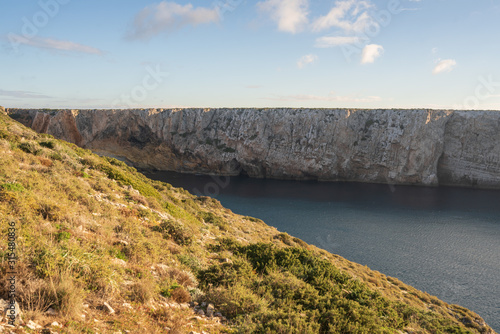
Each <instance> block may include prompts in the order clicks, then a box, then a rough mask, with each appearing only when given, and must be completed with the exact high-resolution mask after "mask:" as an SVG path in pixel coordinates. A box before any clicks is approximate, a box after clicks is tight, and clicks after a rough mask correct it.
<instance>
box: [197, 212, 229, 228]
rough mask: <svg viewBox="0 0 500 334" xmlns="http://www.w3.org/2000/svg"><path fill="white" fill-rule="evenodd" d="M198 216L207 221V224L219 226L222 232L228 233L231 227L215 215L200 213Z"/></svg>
mask: <svg viewBox="0 0 500 334" xmlns="http://www.w3.org/2000/svg"><path fill="white" fill-rule="evenodd" d="M198 216H199V217H200V218H201V219H203V220H204V221H205V223H207V224H212V225H215V226H218V227H219V228H220V229H221V230H222V231H227V229H228V227H229V225H228V223H227V222H226V221H225V220H224V219H222V218H221V217H219V216H217V215H215V214H214V213H212V212H207V211H200V213H199V214H198Z"/></svg>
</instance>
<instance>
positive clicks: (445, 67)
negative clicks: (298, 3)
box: [432, 59, 457, 74]
mask: <svg viewBox="0 0 500 334" xmlns="http://www.w3.org/2000/svg"><path fill="white" fill-rule="evenodd" d="M456 66H457V62H456V60H454V59H444V60H441V61H440V62H439V63H437V65H436V67H434V70H432V74H439V73H443V72H451V71H453V69H454V68H455V67H456Z"/></svg>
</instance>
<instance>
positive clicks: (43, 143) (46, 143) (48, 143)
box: [38, 141, 56, 150]
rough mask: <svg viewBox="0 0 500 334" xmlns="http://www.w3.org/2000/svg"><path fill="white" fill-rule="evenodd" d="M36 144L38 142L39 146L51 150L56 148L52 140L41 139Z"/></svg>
mask: <svg viewBox="0 0 500 334" xmlns="http://www.w3.org/2000/svg"><path fill="white" fill-rule="evenodd" d="M38 144H40V146H43V147H46V148H50V149H51V150H53V149H54V148H56V144H55V142H53V141H41V142H39V143H38Z"/></svg>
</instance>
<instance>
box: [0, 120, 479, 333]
mask: <svg viewBox="0 0 500 334" xmlns="http://www.w3.org/2000/svg"><path fill="white" fill-rule="evenodd" d="M0 155H1V159H0V230H2V231H6V229H7V224H8V223H9V222H11V221H15V222H16V224H17V229H18V245H17V247H18V251H19V261H18V263H19V264H18V268H17V270H18V275H19V278H20V279H19V285H18V292H19V302H20V304H21V308H22V309H23V310H24V311H25V312H26V315H27V317H28V318H29V319H33V320H36V321H38V322H39V323H41V324H45V322H50V321H54V320H57V321H58V322H60V323H61V324H63V325H64V329H63V330H61V331H60V332H64V333H94V332H99V333H113V332H116V331H118V330H122V331H124V330H125V329H126V330H129V331H130V332H131V333H165V332H166V328H167V327H168V328H170V333H188V332H189V331H191V330H195V331H199V332H201V330H206V331H207V332H210V333H222V332H229V331H230V329H229V328H227V327H225V326H222V325H215V324H212V323H209V322H200V321H197V320H192V317H193V311H192V310H190V309H186V310H184V309H173V308H165V307H162V306H158V305H159V304H161V303H162V302H164V301H165V297H163V296H162V293H163V294H165V295H167V294H169V295H170V297H168V301H170V302H173V301H175V302H179V303H183V302H188V301H190V300H191V299H193V298H197V296H203V297H200V298H203V299H207V298H208V299H209V301H213V302H217V303H220V304H221V305H225V306H224V307H225V309H224V308H223V310H225V311H226V315H231V314H233V313H234V314H235V313H237V312H239V311H240V310H242V309H243V310H245V312H253V311H254V310H256V309H262V310H265V308H266V306H267V305H266V304H265V303H263V302H262V301H261V300H260V299H259V298H257V297H256V295H255V293H254V292H252V291H251V290H250V288H249V287H247V286H239V285H235V286H234V287H232V288H230V289H222V288H208V289H206V290H205V291H201V290H198V289H197V287H198V285H199V284H198V280H197V279H196V275H195V274H196V273H197V272H198V271H199V270H200V269H206V268H207V267H208V266H210V265H212V264H220V260H221V259H226V258H227V259H231V258H232V256H233V254H232V253H231V252H230V251H225V250H222V251H221V252H219V253H213V247H212V246H213V245H214V244H217V240H219V239H220V238H222V237H224V236H226V237H231V238H234V239H235V240H237V241H238V242H239V243H241V244H243V245H246V244H252V243H256V242H263V243H274V244H276V245H277V246H278V247H290V246H292V247H302V248H305V249H310V250H311V251H313V252H315V254H316V255H317V256H318V257H322V258H328V260H329V261H330V262H332V263H333V264H335V265H336V266H337V267H338V268H341V269H342V270H343V271H345V272H347V273H349V275H351V276H353V277H356V278H357V279H359V280H360V281H362V282H365V283H366V284H367V285H368V286H369V287H370V288H372V289H374V290H377V291H378V292H380V294H381V295H382V296H384V297H385V298H388V299H389V300H398V301H399V300H401V299H402V298H404V300H405V301H406V303H407V304H408V305H411V306H415V307H422V308H425V309H427V304H433V305H435V306H436V312H442V313H443V314H446V315H447V316H449V315H448V310H447V308H449V307H450V306H449V305H447V304H445V303H444V302H441V301H439V300H438V299H437V298H435V297H431V296H428V295H426V294H424V293H422V292H419V291H417V290H415V289H413V288H411V287H408V286H406V285H404V284H403V283H401V282H399V281H397V280H395V279H391V278H387V277H386V276H385V275H382V274H380V273H378V272H372V271H371V270H369V268H366V267H363V266H360V265H357V264H354V263H351V262H349V261H347V260H345V259H343V258H341V257H338V256H335V255H332V254H329V253H327V252H324V251H320V250H318V249H317V248H315V247H313V246H310V245H307V244H306V243H304V242H303V241H301V240H300V239H297V238H293V237H291V236H289V235H287V234H284V233H281V234H280V233H279V232H278V231H277V230H276V229H275V228H272V227H269V226H267V225H265V224H264V223H263V222H262V221H261V220H258V219H255V218H251V217H243V216H239V215H235V214H233V213H232V212H231V211H230V210H227V209H225V208H223V207H222V206H221V204H220V203H219V202H218V201H216V200H214V199H211V198H207V197H200V198H197V197H195V196H193V195H191V194H189V193H188V192H186V191H185V190H182V189H176V188H173V187H172V186H170V185H167V184H163V183H159V182H153V181H148V180H147V179H145V178H144V177H143V176H141V175H140V174H138V173H136V172H135V171H134V170H133V169H132V168H130V167H127V166H125V165H123V164H122V163H120V162H118V161H114V160H110V159H107V160H106V159H101V158H99V157H97V156H95V155H93V154H91V153H90V152H89V151H87V150H83V149H80V148H78V147H76V146H74V145H72V144H68V143H64V142H60V141H57V140H54V139H52V138H50V137H48V136H43V135H37V134H35V133H34V132H32V131H31V130H29V129H26V128H24V127H23V126H21V125H19V124H18V123H16V122H13V121H12V120H10V119H8V118H7V117H5V115H3V114H1V113H0ZM202 212H203V213H204V216H203V217H200V213H202ZM6 250H7V249H6V244H5V243H0V255H2V257H1V260H2V265H1V267H0V274H1V275H0V278H1V279H4V278H5V274H6V270H5V269H6V267H5V266H6V257H5V254H6ZM201 283H202V282H200V285H201ZM402 291H408V292H407V293H404V294H403V293H402ZM204 293H207V294H206V295H204ZM0 294H1V295H2V296H3V297H4V298H5V295H6V291H5V287H3V286H1V285H0ZM236 298H240V299H244V300H245V301H246V304H243V305H236V304H234V300H235V299H236ZM210 299H213V300H210ZM104 301H107V302H109V303H110V304H112V306H113V307H114V308H116V311H117V312H116V313H115V314H112V315H110V314H107V313H106V312H105V311H104V310H103V309H102V303H103V302H104ZM124 303H130V304H131V305H133V306H132V308H131V309H130V308H128V307H124V306H123V305H124ZM84 304H88V305H90V306H89V307H88V308H86V307H84ZM151 305H156V306H155V307H154V308H153V307H152V306H151ZM48 308H53V309H55V310H56V311H57V312H58V314H57V316H53V317H48V316H47V315H46V313H45V312H46V311H47V310H48ZM455 312H458V313H460V312H462V313H463V316H464V317H465V316H466V317H470V318H471V319H474V317H475V315H474V314H472V312H470V311H463V310H461V309H460V310H459V309H456V311H455ZM462 313H460V314H462ZM82 315H85V318H83V317H82ZM415 326H416V328H417V327H418V325H415ZM417 330H418V328H417Z"/></svg>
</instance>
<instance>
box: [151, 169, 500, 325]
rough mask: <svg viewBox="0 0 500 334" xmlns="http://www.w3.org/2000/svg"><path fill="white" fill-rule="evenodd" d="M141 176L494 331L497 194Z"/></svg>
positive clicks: (498, 317) (498, 282) (499, 236)
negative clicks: (463, 311) (459, 311)
mask: <svg viewBox="0 0 500 334" xmlns="http://www.w3.org/2000/svg"><path fill="white" fill-rule="evenodd" d="M147 175H148V176H149V177H151V178H153V179H158V180H162V181H165V182H168V183H171V184H172V185H174V186H176V187H183V188H185V189H187V190H189V191H190V192H192V193H195V194H197V195H208V196H213V197H215V198H217V199H218V200H220V201H221V202H222V204H223V205H224V206H225V207H227V208H230V209H231V210H232V211H233V212H235V213H239V214H243V215H249V216H253V217H257V218H260V219H262V220H264V221H265V222H266V223H267V224H269V225H272V226H275V227H276V228H277V229H278V230H280V231H283V232H287V233H289V234H291V235H293V236H296V237H298V238H301V239H303V240H304V241H306V242H308V243H311V244H314V245H316V246H318V247H321V248H323V249H326V250H327V251H330V252H332V253H336V254H339V255H341V256H343V257H345V258H347V259H349V260H351V261H354V262H357V263H360V264H363V265H367V266H368V267H370V268H371V269H374V270H378V271H380V272H382V273H384V274H386V275H389V276H393V277H397V278H399V279H400V280H402V281H403V282H405V283H407V284H410V285H412V286H414V287H416V288H417V289H419V290H423V291H426V292H428V293H429V294H431V295H435V296H437V297H439V298H440V299H442V300H444V301H446V302H448V303H452V304H459V305H462V306H465V307H467V308H469V309H471V310H473V311H475V312H477V313H479V314H480V315H481V316H482V317H483V318H484V319H485V320H486V322H487V323H488V324H489V325H490V326H492V327H493V328H494V329H495V330H496V331H497V332H500V220H499V218H500V191H493V190H474V189H463V188H427V187H407V186H388V185H373V184H359V183H323V182H298V181H281V180H260V179H250V178H245V177H232V178H227V177H217V176H214V177H212V176H201V175H199V176H197V175H189V174H178V173H172V172H156V173H148V174H147Z"/></svg>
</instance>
